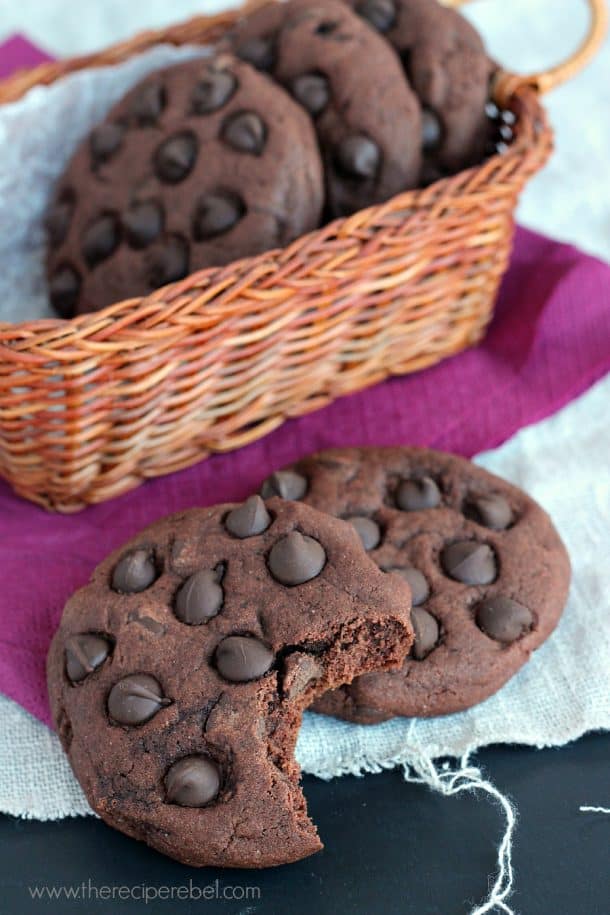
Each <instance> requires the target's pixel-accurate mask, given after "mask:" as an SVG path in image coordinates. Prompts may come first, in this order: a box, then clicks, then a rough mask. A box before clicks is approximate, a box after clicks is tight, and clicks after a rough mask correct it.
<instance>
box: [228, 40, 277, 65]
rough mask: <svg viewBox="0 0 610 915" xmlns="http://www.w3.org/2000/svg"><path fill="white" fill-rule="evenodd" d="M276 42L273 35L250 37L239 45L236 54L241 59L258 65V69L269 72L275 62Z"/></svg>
mask: <svg viewBox="0 0 610 915" xmlns="http://www.w3.org/2000/svg"><path fill="white" fill-rule="evenodd" d="M274 45H275V43H274V40H273V37H272V36H268V37H266V38H248V39H247V40H246V41H242V43H241V44H240V45H238V47H237V51H236V54H237V56H238V57H239V58H240V59H241V60H245V61H246V63H249V64H251V66H253V67H256V69H257V70H264V71H265V72H269V71H270V70H272V69H273V65H274V64H275V46H274Z"/></svg>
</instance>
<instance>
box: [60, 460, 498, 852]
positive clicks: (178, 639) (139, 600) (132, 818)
mask: <svg viewBox="0 0 610 915" xmlns="http://www.w3.org/2000/svg"><path fill="white" fill-rule="evenodd" d="M282 479H283V480H284V482H285V481H286V479H292V482H293V483H294V478H290V477H288V478H286V477H280V480H282ZM481 613H482V618H483V616H484V617H485V625H486V626H487V627H488V628H489V629H490V631H491V630H492V629H493V630H494V631H496V630H498V631H500V629H501V626H502V624H501V623H499V622H497V621H496V620H495V618H494V616H493V613H490V612H489V611H483V610H482V611H481ZM510 625H512V624H510ZM510 625H509V626H508V628H510ZM506 629H507V625H506V624H504V630H502V631H505V630H506ZM412 638H413V631H412V628H411V624H410V592H409V588H408V586H407V585H406V584H405V582H404V581H403V580H402V579H401V578H399V577H398V576H391V575H386V574H385V573H383V572H382V571H380V569H379V568H378V567H377V566H376V565H375V564H374V563H373V562H371V561H370V560H369V559H368V558H367V555H366V553H365V551H364V550H363V549H362V546H361V543H360V539H359V536H358V534H357V533H356V531H355V530H353V529H352V528H351V527H350V526H349V525H346V524H343V523H342V522H341V521H338V520H337V519H336V518H333V517H331V516H330V515H326V514H322V513H321V512H317V511H316V510H315V509H313V508H310V507H309V506H307V505H303V504H301V503H298V502H288V501H283V500H282V499H280V498H277V497H275V498H271V499H269V500H268V501H266V502H265V501H263V500H262V499H261V498H260V497H259V496H252V497H251V498H250V499H248V500H247V501H246V502H245V503H243V504H241V505H221V506H216V507H214V508H206V509H193V510H191V511H187V512H183V513H182V514H179V515H175V516H173V517H171V518H167V519H165V520H162V521H159V522H157V523H156V524H153V525H152V526H151V527H149V528H148V529H147V530H145V531H143V532H142V533H141V534H140V535H139V536H138V537H136V538H134V540H133V541H131V543H128V544H126V545H125V546H124V547H123V548H122V549H120V550H119V551H117V552H116V553H114V554H113V555H112V556H110V557H109V558H108V559H107V560H106V561H105V562H103V563H102V564H101V565H100V566H99V567H98V568H97V569H96V571H95V572H94V574H93V577H92V579H91V582H90V584H89V585H88V586H87V587H85V588H83V589H82V590H81V591H79V592H78V593H77V594H75V595H74V597H73V598H72V599H71V600H70V601H69V603H68V604H67V606H66V608H65V610H64V613H63V617H62V620H61V624H60V627H59V630H58V632H57V634H56V636H55V638H54V640H53V643H52V646H51V649H50V652H49V658H48V677H49V695H50V698H51V705H52V710H53V715H54V719H55V721H56V723H57V728H58V731H59V733H60V736H61V739H62V742H63V745H64V748H65V750H66V752H67V753H68V756H69V758H70V761H71V763H72V767H73V769H74V771H75V773H76V775H77V777H78V779H79V780H80V782H81V784H82V785H83V788H84V790H85V792H86V794H87V797H88V799H89V801H90V803H91V805H92V807H93V808H94V809H95V810H96V811H97V812H98V813H99V814H100V815H101V816H102V817H103V818H104V819H105V820H106V821H107V822H108V823H110V824H111V825H113V826H115V827H117V828H118V829H121V830H123V831H124V832H127V833H128V834H129V835H132V836H134V837H135V838H139V839H143V840H145V841H147V842H149V843H150V844H151V845H153V846H154V847H155V848H157V849H159V850H160V851H162V852H164V853H166V854H169V855H171V856H173V857H175V858H178V859H179V860H181V861H183V862H185V863H187V864H191V865H218V866H223V865H232V866H239V867H263V866H267V865H272V864H280V863H283V862H287V861H293V860H296V859H298V858H301V857H304V856H305V855H308V854H311V853H312V852H314V851H317V850H318V849H319V848H320V847H321V845H320V841H319V839H318V837H317V834H316V831H315V827H314V826H313V824H312V823H311V821H310V820H309V819H308V818H307V814H306V809H305V802H304V798H303V796H302V794H301V792H300V790H299V786H298V780H299V769H298V766H297V764H296V762H295V760H294V756H293V751H294V746H295V743H296V737H297V732H298V728H299V724H300V720H301V713H302V711H303V709H304V708H305V707H306V706H308V705H309V704H310V703H311V702H312V700H313V699H314V698H315V697H316V696H319V695H321V694H322V693H324V692H325V691H326V690H327V689H329V688H332V687H333V686H338V685H339V684H341V683H344V682H346V681H349V680H351V679H352V678H353V677H354V676H355V675H357V674H358V673H364V672H365V671H370V670H372V669H374V668H383V669H385V668H388V667H390V666H394V667H397V666H398V665H399V664H400V663H401V662H402V659H403V658H404V656H405V654H406V653H407V652H408V651H409V649H410V647H411V641H412Z"/></svg>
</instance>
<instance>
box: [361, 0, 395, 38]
mask: <svg viewBox="0 0 610 915" xmlns="http://www.w3.org/2000/svg"><path fill="white" fill-rule="evenodd" d="M356 12H357V13H358V15H360V16H362V18H363V19H366V20H367V22H369V23H370V24H371V25H372V26H373V28H375V29H377V31H378V32H383V33H385V32H389V31H390V29H391V28H392V27H393V26H394V25H395V24H396V4H395V2H394V0H362V2H361V3H358V5H357V6H356Z"/></svg>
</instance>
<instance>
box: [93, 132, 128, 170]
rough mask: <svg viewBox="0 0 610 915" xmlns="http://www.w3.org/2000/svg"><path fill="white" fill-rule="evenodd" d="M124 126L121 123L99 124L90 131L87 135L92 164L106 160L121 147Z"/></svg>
mask: <svg viewBox="0 0 610 915" xmlns="http://www.w3.org/2000/svg"><path fill="white" fill-rule="evenodd" d="M124 134H125V128H124V126H123V125H122V124H110V123H109V124H100V126H99V127H96V128H95V130H93V131H92V132H91V136H90V137H89V148H90V149H91V156H92V158H93V164H94V165H99V164H100V162H107V161H108V159H111V158H112V156H114V154H115V153H117V152H118V151H119V149H120V148H121V144H122V143H123V136H124Z"/></svg>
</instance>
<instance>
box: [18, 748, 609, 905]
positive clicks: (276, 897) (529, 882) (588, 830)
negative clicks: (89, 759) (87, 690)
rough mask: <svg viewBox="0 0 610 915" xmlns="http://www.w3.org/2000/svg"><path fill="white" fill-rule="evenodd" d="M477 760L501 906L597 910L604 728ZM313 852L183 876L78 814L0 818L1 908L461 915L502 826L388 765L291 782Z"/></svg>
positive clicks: (477, 800) (478, 894)
mask: <svg viewBox="0 0 610 915" xmlns="http://www.w3.org/2000/svg"><path fill="white" fill-rule="evenodd" d="M475 762H476V764H477V765H479V766H481V767H482V768H483V769H484V772H485V774H486V775H487V776H488V777H489V778H490V779H491V780H492V781H493V782H494V784H495V785H496V786H497V787H498V788H499V789H500V790H501V791H503V792H504V793H508V794H509V796H510V797H511V798H512V799H513V801H514V802H515V804H516V805H517V808H518V811H519V821H518V826H517V833H516V838H515V846H514V855H513V863H514V868H515V887H516V888H515V892H514V895H513V896H512V898H511V905H512V906H513V908H514V909H515V911H516V912H519V913H521V915H610V816H609V815H606V814H596V813H580V812H579V809H578V808H579V807H580V806H581V805H589V806H604V807H608V806H610V734H603V735H602V734H594V735H590V736H587V737H585V738H583V739H582V740H580V741H578V742H577V743H575V744H572V745H571V746H568V747H564V748H562V749H553V750H531V749H526V748H519V747H491V748H489V749H487V750H484V751H481V752H480V753H479V754H477V756H476V757H475ZM304 789H305V793H306V795H307V800H308V804H309V811H310V813H311V815H312V817H313V819H314V821H315V822H316V823H317V825H318V828H319V832H320V835H321V836H322V839H323V841H324V842H325V843H326V849H325V850H324V851H323V852H321V853H320V854H318V855H315V856H313V857H311V858H308V859H306V860H305V861H301V862H299V863H297V864H292V865H287V866H285V867H281V868H275V869H271V870H267V871H228V870H225V871H222V870H215V869H207V870H195V869H192V868H187V867H184V866H183V865H180V864H177V863H176V862H174V861H171V860H169V859H167V858H163V857H162V856H161V855H159V854H157V853H156V852H154V851H152V850H150V849H148V848H147V847H146V846H144V845H142V844H140V843H137V842H134V841H132V840H131V839H128V838H126V837H125V836H123V835H121V834H120V833H118V832H114V831H113V830H111V829H109V828H108V827H107V826H105V825H104V824H103V823H101V822H100V821H97V820H95V819H93V818H91V817H88V818H84V819H81V818H79V819H73V820H62V821H60V822H58V823H39V822H29V821H24V820H15V819H12V818H10V817H3V818H1V819H0V912H2V915H4V913H7V915H29V913H44V915H69V913H70V912H87V913H90V915H95V913H100V915H101V913H108V915H114V913H115V912H116V913H129V915H131V913H132V912H147V913H151V915H157V913H164V915H170V913H173V912H179V913H180V915H191V913H202V912H206V913H216V912H221V913H226V915H237V913H239V915H255V913H256V915H259V913H263V915H267V913H271V915H275V913H278V915H284V913H291V915H300V913H310V912H312V911H313V912H314V913H315V915H326V913H328V915H335V913H339V915H352V913H353V915H360V913H362V915H377V913H381V915H394V913H397V915H398V913H400V915H467V913H469V912H470V910H471V908H472V906H473V905H474V904H475V903H477V902H480V901H481V900H482V899H483V898H484V897H485V894H486V892H487V886H488V882H489V881H490V878H492V880H493V876H495V870H496V846H497V844H498V842H499V840H500V837H501V835H502V830H503V820H502V815H501V813H500V811H499V809H498V808H497V807H496V806H494V804H493V802H491V801H490V800H489V799H488V796H487V795H484V794H481V793H479V794H477V795H473V794H463V795H460V796H458V797H451V798H445V797H442V796H441V795H439V794H436V793H434V792H432V791H430V790H429V789H428V788H425V787H422V786H419V785H412V784H407V783H405V782H404V780H403V778H402V775H401V773H400V772H399V771H398V770H395V771H392V772H385V773H383V774H381V775H369V776H366V777H365V778H352V777H346V778H340V779H335V780H333V781H332V782H328V783H326V782H322V781H319V780H318V779H315V778H313V777H311V776H306V777H305V778H304ZM89 879H90V880H91V882H92V883H93V884H97V885H100V884H109V885H119V884H122V885H130V886H132V885H137V884H141V883H143V882H145V883H147V884H149V885H151V886H160V885H170V886H171V885H181V884H186V885H188V882H189V880H192V881H193V884H194V885H196V886H201V887H203V886H205V885H208V884H213V883H214V881H215V880H216V879H218V880H219V885H220V887H221V888H222V887H223V886H229V885H230V886H254V887H260V899H259V900H254V901H252V900H250V901H245V900H242V901H239V902H236V901H231V900H222V899H219V900H215V901H214V900H213V901H210V900H203V899H202V900H200V901H196V900H195V901H189V902H177V901H173V902H172V901H169V900H167V901H157V902H150V903H149V904H148V905H147V906H145V905H144V904H143V903H142V902H137V901H129V902H126V901H124V902H121V901H119V900H115V901H114V902H112V901H103V900H98V901H97V902H96V901H95V900H94V899H89V901H87V902H82V901H78V902H75V901H66V900H65V899H62V900H60V901H55V902H52V901H49V900H45V901H44V902H43V901H36V900H32V899H31V898H30V894H29V892H28V886H32V885H35V884H39V885H40V884H45V883H48V884H58V883H63V884H80V883H82V882H83V881H87V880H89Z"/></svg>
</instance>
